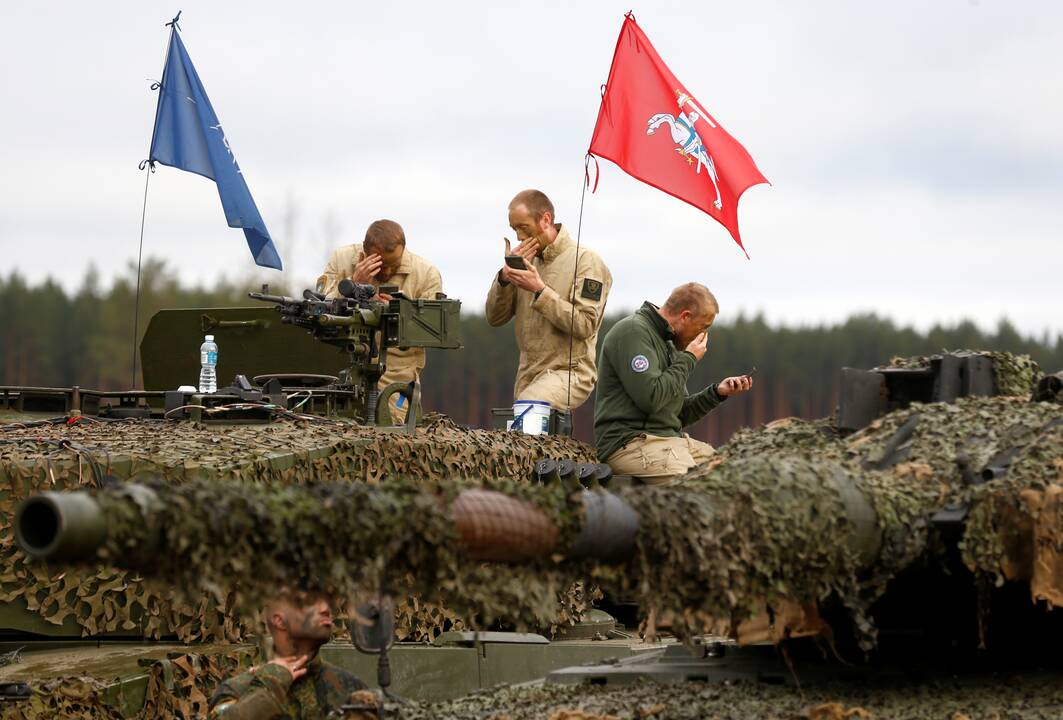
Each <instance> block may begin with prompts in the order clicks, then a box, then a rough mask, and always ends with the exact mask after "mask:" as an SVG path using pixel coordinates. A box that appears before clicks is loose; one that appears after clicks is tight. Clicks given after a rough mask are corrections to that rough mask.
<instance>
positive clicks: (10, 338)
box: [0, 260, 1063, 444]
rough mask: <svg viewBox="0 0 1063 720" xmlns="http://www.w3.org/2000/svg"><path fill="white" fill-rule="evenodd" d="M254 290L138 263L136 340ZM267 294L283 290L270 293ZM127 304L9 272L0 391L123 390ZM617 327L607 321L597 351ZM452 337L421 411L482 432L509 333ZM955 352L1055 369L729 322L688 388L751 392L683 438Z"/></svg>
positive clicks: (1, 291)
mask: <svg viewBox="0 0 1063 720" xmlns="http://www.w3.org/2000/svg"><path fill="white" fill-rule="evenodd" d="M257 284H258V281H257V280H256V278H254V277H253V276H248V277H245V278H239V279H236V280H225V279H223V280H221V281H219V282H218V283H216V284H215V285H214V286H213V287H211V288H203V287H195V288H189V287H184V286H182V285H181V284H180V282H179V281H178V279H177V274H176V273H175V272H174V271H172V270H171V269H169V268H167V267H166V265H165V264H164V263H163V262H161V261H158V260H147V261H145V264H144V269H143V273H142V275H141V298H140V311H139V321H138V322H137V326H138V335H142V334H143V332H144V328H145V327H146V326H147V320H148V319H149V318H150V317H151V315H152V314H153V313H154V312H156V311H157V310H159V309H162V308H191V307H204V308H205V307H234V306H242V305H248V306H251V305H259V306H260V304H259V303H256V302H255V301H252V300H249V299H248V298H247V296H246V293H247V289H248V288H253V287H256V286H257ZM274 292H284V289H283V288H280V287H276V286H275V287H274ZM135 296H136V272H135V267H132V266H130V268H129V271H128V273H127V274H126V275H125V276H121V277H118V278H117V279H115V280H114V281H113V282H112V283H111V284H110V286H109V287H107V288H104V287H102V286H101V283H100V280H99V275H98V273H97V272H95V271H94V270H92V269H90V270H89V271H87V273H86V275H85V277H84V279H83V281H82V283H81V287H80V288H79V289H78V290H77V291H75V292H72V293H68V292H66V291H64V289H63V288H62V287H61V286H60V285H58V284H57V283H56V282H54V281H52V280H45V281H43V282H40V283H37V284H30V283H27V282H26V281H25V280H24V279H23V278H22V277H21V276H20V275H19V274H18V273H17V272H12V273H10V274H9V275H8V276H7V277H0V384H2V385H35V386H59V387H66V386H71V385H75V384H76V385H80V386H82V387H87V388H96V389H100V390H124V389H128V388H130V387H131V386H132V384H133V378H134V373H135V372H139V368H137V369H136V371H135V370H134V364H133V363H134V358H133V352H132V339H133V330H134V303H135ZM617 319H618V317H615V316H608V317H607V318H606V320H605V323H604V327H603V332H602V333H601V334H600V335H599V342H600V341H601V338H603V337H604V336H605V332H606V331H607V330H608V329H609V328H610V327H611V326H612V324H613V323H614V322H616V320H617ZM462 335H463V338H464V344H465V349H464V350H460V351H443V350H430V351H429V355H428V366H427V368H426V371H425V373H424V377H423V402H424V405H425V408H426V409H428V410H436V411H439V412H443V413H446V414H447V415H449V416H451V417H452V418H454V420H455V421H456V422H458V423H461V424H464V425H469V426H475V427H491V425H492V413H491V409H492V408H503V407H506V406H509V405H511V403H512V393H513V377H514V374H515V372H516V367H517V359H518V353H517V347H516V342H515V340H514V337H513V330H512V326H507V327H505V328H492V327H490V326H489V325H488V324H487V322H486V321H485V320H484V318H483V316H482V315H473V314H464V315H463V317H462ZM138 342H139V338H138ZM960 348H979V349H987V350H1006V351H1010V352H1014V353H1025V354H1029V355H1030V356H1031V357H1033V359H1034V360H1036V361H1037V362H1038V363H1040V365H1041V367H1042V368H1043V369H1045V370H1046V371H1051V372H1054V371H1058V370H1063V336H1057V337H1055V338H1054V339H1053V338H1049V337H1047V336H1046V337H1043V338H1031V337H1024V336H1022V335H1021V334H1020V333H1018V332H1017V331H1016V330H1015V328H1014V326H1012V325H1011V324H1010V323H1009V322H1007V321H1001V322H1000V323H999V324H998V325H997V327H996V328H995V329H993V330H992V331H983V330H981V329H980V328H979V327H978V326H976V325H975V324H974V323H972V322H970V321H965V322H960V323H957V324H955V325H949V326H934V327H932V328H930V329H929V330H927V331H925V332H920V331H917V330H914V329H912V328H910V327H902V326H898V325H897V324H895V323H894V322H892V321H891V320H889V319H888V318H883V317H879V316H876V315H871V314H869V315H855V316H853V317H850V318H849V319H847V320H846V321H844V322H840V323H834V324H829V325H816V326H808V327H796V328H795V327H782V326H775V325H771V324H769V323H767V322H766V321H765V319H764V318H763V317H762V316H759V315H753V316H746V315H739V316H738V317H736V318H734V319H732V320H729V321H722V322H721V323H720V324H719V325H714V326H713V329H712V332H711V335H710V341H709V350H708V353H707V354H706V356H705V359H704V360H703V361H702V362H701V363H699V365H698V367H697V370H696V371H695V373H694V376H693V377H692V378H691V381H690V388H691V390H698V389H700V388H702V387H704V386H705V385H707V384H709V383H711V382H714V381H716V380H718V379H720V378H723V377H725V376H728V375H737V374H740V373H744V372H748V371H750V370H752V368H754V367H756V370H757V372H756V384H755V387H754V389H753V391H751V392H750V393H747V394H746V395H744V396H742V397H739V398H734V399H731V400H729V401H728V402H726V403H724V405H722V406H721V407H720V408H718V409H717V410H716V411H714V412H713V413H712V414H710V415H709V417H708V418H706V419H704V420H702V421H701V422H699V423H698V424H697V425H695V426H694V427H693V428H692V429H691V430H690V431H689V432H690V434H691V435H692V436H693V437H696V438H698V439H702V440H706V441H708V442H710V443H712V444H720V443H722V442H724V441H726V439H727V438H728V437H730V435H731V434H732V433H733V432H734V431H735V430H737V429H738V428H741V427H750V426H757V425H760V424H762V423H765V422H769V421H771V420H773V419H776V418H781V417H787V416H798V417H804V418H815V417H823V416H826V415H829V414H831V413H832V412H833V411H834V407H835V405H836V404H837V401H838V377H839V369H840V368H841V367H845V366H847V367H858V368H870V367H874V366H875V365H881V364H883V363H885V362H886V361H888V360H889V358H890V357H892V356H895V355H900V356H907V355H927V354H933V353H938V352H941V351H942V350H947V349H960ZM326 351H331V349H326ZM137 382H138V383H139V378H138V380H137ZM592 418H593V397H592V399H591V400H589V401H588V402H587V403H586V404H585V405H584V406H583V407H582V408H580V409H579V410H578V411H576V413H575V419H574V425H575V431H576V436H577V437H579V438H581V439H584V440H589V439H590V438H591V436H592V432H591V428H592Z"/></svg>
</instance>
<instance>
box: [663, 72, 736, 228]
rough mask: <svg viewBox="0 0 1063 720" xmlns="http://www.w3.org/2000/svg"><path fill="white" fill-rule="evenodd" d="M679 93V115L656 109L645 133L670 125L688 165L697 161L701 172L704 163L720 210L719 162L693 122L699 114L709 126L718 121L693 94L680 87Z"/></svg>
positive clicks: (698, 169)
mask: <svg viewBox="0 0 1063 720" xmlns="http://www.w3.org/2000/svg"><path fill="white" fill-rule="evenodd" d="M676 94H677V95H678V102H679V113H678V114H676V115H671V114H669V113H657V114H656V115H654V116H653V117H651V118H650V119H649V120H648V121H646V134H647V135H653V134H654V133H655V132H657V129H658V128H659V127H661V126H662V125H667V126H668V129H669V130H670V131H671V133H672V142H674V143H675V144H676V145H677V146H678V147H676V148H675V151H676V152H677V153H679V154H680V155H681V156H682V157H683V158H685V159H686V161H687V163H688V164H689V165H694V163H695V161H696V162H697V168H696V169H695V172H697V173H698V174H701V168H702V167H704V168H705V171H706V174H707V175H708V176H709V180H711V181H712V187H713V189H714V190H715V191H716V200H715V202H713V205H715V206H716V209H717V210H719V209H721V208H722V207H723V203H722V202H721V200H720V185H719V177H718V176H717V175H716V164H715V163H714V162H713V161H712V156H711V155H709V151H708V150H707V149H706V148H705V145H704V144H703V143H702V142H701V136H700V135H698V132H697V130H695V129H694V123H695V122H697V121H698V119H699V118H700V119H704V120H705V122H707V123H708V124H709V127H713V128H714V127H716V124H715V123H714V122H713V121H712V119H711V118H709V116H708V114H707V113H706V112H705V111H704V110H702V109H701V108H699V107H698V105H697V103H695V102H694V99H693V98H691V97H690V96H689V95H687V94H686V93H684V92H682V91H680V90H677V91H676ZM685 105H690V110H689V112H688V111H684V109H683V107H684V106H685Z"/></svg>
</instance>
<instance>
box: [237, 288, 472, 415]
mask: <svg viewBox="0 0 1063 720" xmlns="http://www.w3.org/2000/svg"><path fill="white" fill-rule="evenodd" d="M338 290H339V293H340V297H338V298H327V297H325V296H324V295H323V294H322V293H317V292H314V291H312V290H304V291H303V297H302V299H299V298H291V297H286V296H282V295H270V294H269V285H263V286H262V292H260V293H257V292H252V293H248V297H250V298H252V299H254V300H261V301H263V302H269V303H273V304H274V305H275V306H276V309H277V312H279V313H280V315H281V322H282V323H285V324H289V325H296V326H298V327H302V328H306V329H307V331H308V332H309V333H310V334H311V335H313V336H314V338H316V339H317V340H320V341H321V342H323V343H326V344H328V345H332V346H333V347H337V348H339V349H341V350H342V351H344V352H346V353H347V355H348V357H349V363H348V367H347V368H346V369H344V370H343V371H342V372H341V373H340V376H339V380H338V382H337V385H336V389H337V390H341V391H345V392H349V393H351V394H353V395H354V398H355V400H356V405H357V407H358V410H357V411H356V413H355V416H356V419H358V420H360V421H363V422H365V423H367V424H369V425H381V426H391V424H392V423H391V419H390V411H389V409H388V401H389V399H390V398H391V396H392V395H394V394H395V393H401V394H402V395H404V396H405V397H406V400H407V402H408V407H409V408H410V411H408V412H407V421H406V427H407V429H409V430H410V431H411V432H412V430H413V426H414V424H415V423H416V412H415V408H416V407H417V406H418V405H419V404H420V388H419V386H418V384H417V381H416V380H415V381H412V382H409V383H391V384H390V385H388V386H387V387H385V388H384V389H383V391H379V390H378V388H377V384H378V383H379V381H380V378H381V376H382V375H383V374H384V372H385V371H386V370H387V356H388V349H389V348H399V349H403V350H405V349H406V348H411V347H421V348H446V349H458V348H461V347H462V345H461V327H460V324H459V318H460V310H461V301H460V300H450V299H447V297H446V296H445V295H443V294H442V293H438V294H437V296H436V299H434V300H425V299H420V298H418V299H411V298H408V297H406V296H405V295H403V294H402V293H401V292H399V290H398V288H397V287H395V286H390V285H385V286H381V287H380V289H379V292H380V293H383V294H386V295H388V296H390V298H391V299H390V300H389V301H387V302H385V301H383V300H381V299H379V295H378V290H377V289H376V288H374V287H373V286H372V285H363V284H360V283H355V282H352V281H350V280H347V279H344V280H341V281H340V284H339V288H338Z"/></svg>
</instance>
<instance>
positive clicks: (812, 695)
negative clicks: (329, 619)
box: [386, 674, 1063, 720]
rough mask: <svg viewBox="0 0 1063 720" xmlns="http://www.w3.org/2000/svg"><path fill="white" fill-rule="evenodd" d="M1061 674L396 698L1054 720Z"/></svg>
mask: <svg viewBox="0 0 1063 720" xmlns="http://www.w3.org/2000/svg"><path fill="white" fill-rule="evenodd" d="M1061 707H1063V685H1061V684H1060V682H1059V677H1058V676H1057V675H1054V674H1041V675H1030V676H1024V677H1019V676H1014V675H1010V676H986V677H973V678H964V679H945V680H937V681H932V682H922V683H914V682H876V683H874V684H869V683H859V684H858V683H850V684H840V683H837V684H825V685H817V686H814V687H811V688H808V689H805V690H804V691H803V692H798V691H797V690H795V689H794V688H792V687H788V686H779V685H769V684H766V683H756V682H750V681H737V682H721V683H701V682H687V683H682V684H667V685H661V684H656V683H649V682H641V683H636V684H632V685H622V686H615V685H613V686H607V687H595V686H588V685H584V686H567V685H542V686H532V687H513V688H505V689H500V690H495V691H491V692H486V693H481V694H476V695H471V696H469V697H465V698H461V699H459V700H452V701H449V702H441V703H423V702H422V703H412V704H410V705H388V706H387V708H386V709H387V711H388V712H389V713H391V714H389V715H388V717H393V718H395V720H471V719H473V718H475V719H477V720H1004V719H1005V718H1007V720H1049V719H1050V718H1058V717H1059V713H1060V708H1061Z"/></svg>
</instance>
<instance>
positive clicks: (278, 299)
mask: <svg viewBox="0 0 1063 720" xmlns="http://www.w3.org/2000/svg"><path fill="white" fill-rule="evenodd" d="M247 296H248V297H249V298H251V299H252V300H261V301H262V302H270V303H274V304H276V305H292V304H295V303H301V302H302V300H299V299H297V298H291V297H288V296H286V295H264V294H263V293H257V292H249V293H247Z"/></svg>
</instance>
